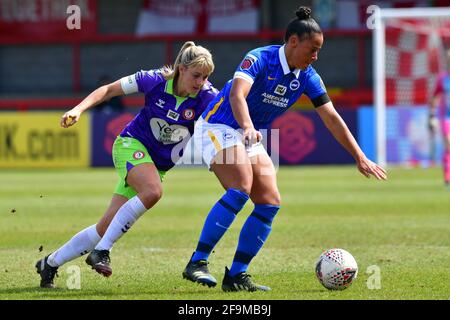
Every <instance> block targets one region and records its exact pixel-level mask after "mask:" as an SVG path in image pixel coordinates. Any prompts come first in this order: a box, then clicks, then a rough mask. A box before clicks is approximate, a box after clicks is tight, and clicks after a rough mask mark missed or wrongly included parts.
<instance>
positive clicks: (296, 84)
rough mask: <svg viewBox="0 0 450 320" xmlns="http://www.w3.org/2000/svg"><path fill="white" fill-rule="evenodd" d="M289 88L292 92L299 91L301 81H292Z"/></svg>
mask: <svg viewBox="0 0 450 320" xmlns="http://www.w3.org/2000/svg"><path fill="white" fill-rule="evenodd" d="M289 88H291V90H292V91H295V90H297V89H298V88H300V81H298V80H297V79H294V80H292V81H291V83H290V84H289Z"/></svg>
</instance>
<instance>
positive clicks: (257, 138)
mask: <svg viewBox="0 0 450 320" xmlns="http://www.w3.org/2000/svg"><path fill="white" fill-rule="evenodd" d="M242 136H243V137H242V138H243V140H244V141H243V142H244V145H245V146H246V147H250V146H252V145H254V144H255V143H258V142H261V140H262V134H261V132H259V131H258V130H256V129H255V128H253V127H252V128H247V129H244V133H243V135H242Z"/></svg>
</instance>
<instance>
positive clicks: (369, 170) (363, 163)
mask: <svg viewBox="0 0 450 320" xmlns="http://www.w3.org/2000/svg"><path fill="white" fill-rule="evenodd" d="M316 111H317V113H318V114H319V116H320V118H321V119H322V121H323V122H324V124H325V126H326V127H327V128H328V130H330V132H331V133H332V134H333V136H334V137H335V138H336V140H337V141H338V142H339V143H340V144H341V145H342V146H343V147H344V148H345V149H346V150H347V151H348V152H349V153H350V154H351V155H352V156H353V158H354V159H355V161H356V165H357V166H358V170H359V171H360V172H361V173H362V174H363V175H365V176H366V177H367V178H369V177H370V175H373V176H374V177H375V178H377V179H378V180H387V175H386V171H385V170H384V169H383V168H382V167H380V166H379V165H377V164H376V163H374V162H372V161H370V160H369V159H367V157H366V155H365V154H364V152H363V151H362V150H361V148H360V147H359V145H358V143H357V142H356V140H355V138H354V137H353V135H352V133H351V132H350V130H349V129H348V127H347V125H346V124H345V122H344V120H343V119H342V117H341V116H340V115H339V113H338V112H337V111H336V109H335V108H334V106H333V103H332V102H331V101H329V102H327V103H325V104H323V105H321V106H319V107H317V108H316Z"/></svg>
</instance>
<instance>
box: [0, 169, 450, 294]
mask: <svg viewBox="0 0 450 320" xmlns="http://www.w3.org/2000/svg"><path fill="white" fill-rule="evenodd" d="M0 174H1V183H0V300H3V299H152V300H155V299H166V300H173V299H176V300H177V299H181V300H192V299H202V300H203V299H205V300H215V299H224V300H229V299H243V300H247V299H258V300H259V299H263V300H266V299H268V300H278V299H282V300H303V299H307V300H309V299H319V300H328V299H363V300H365V299H396V300H398V299H450V282H449V272H450V269H449V266H450V189H446V188H445V187H444V186H443V183H442V178H441V170H440V169H439V168H431V169H400V168H391V169H390V170H389V180H388V181H385V182H381V181H376V180H374V179H366V178H365V177H363V176H362V175H360V174H359V173H358V171H357V170H356V168H355V167H354V166H343V167H328V166H317V167H307V166H301V167H281V168H280V169H279V172H278V182H279V188H280V191H281V194H282V201H283V204H282V209H281V210H280V212H279V214H278V216H277V217H276V219H275V221H274V223H273V230H272V233H271V235H270V237H269V239H268V241H267V243H266V244H265V246H264V248H263V249H262V250H261V252H260V254H259V255H258V256H257V257H256V258H255V259H254V260H253V262H252V264H251V266H250V269H249V272H250V273H251V274H252V276H253V279H255V280H256V281H257V282H259V283H261V284H265V285H268V286H270V287H271V288H272V291H270V292H257V293H247V292H239V293H224V292H222V291H221V289H220V285H219V286H217V287H216V288H212V289H209V288H207V287H203V286H200V285H197V284H194V283H192V282H188V281H186V280H183V279H182V277H181V273H182V271H183V269H184V267H185V265H186V263H187V261H188V259H189V258H190V256H191V254H192V252H193V250H194V248H195V246H196V243H197V240H198V237H199V234H200V230H201V227H202V225H203V221H204V219H205V217H206V214H207V213H208V211H209V209H210V207H211V206H212V205H213V204H214V203H215V201H217V199H218V197H219V196H220V195H221V194H222V193H223V191H222V189H221V187H220V185H219V182H218V181H217V180H216V178H215V177H214V175H213V174H212V173H209V172H208V171H207V170H206V169H205V168H196V169H186V168H175V169H174V170H173V171H172V172H170V173H169V174H168V175H167V178H166V180H165V182H164V191H165V193H164V196H163V198H162V200H161V201H160V203H158V204H157V205H156V206H155V207H154V208H153V209H151V210H150V211H148V212H147V213H146V214H145V215H144V216H143V217H141V219H140V220H139V221H138V222H137V223H136V224H135V225H134V226H133V228H132V229H131V230H130V232H128V233H127V234H126V235H125V236H123V237H122V238H121V239H120V241H119V242H118V243H116V245H115V247H114V249H113V251H112V253H111V259H112V267H113V275H112V276H111V277H110V278H103V277H102V276H100V275H99V274H97V273H95V272H94V271H93V270H91V269H90V268H89V267H88V266H87V265H86V264H85V262H84V258H79V259H76V260H74V261H71V262H69V263H67V264H66V265H64V266H62V267H61V268H60V269H59V277H58V278H56V284H57V286H58V288H57V289H55V290H48V289H40V288H39V276H38V274H37V273H36V272H35V269H34V264H35V262H36V261H37V260H38V259H39V258H41V257H43V256H44V255H45V254H48V253H49V252H51V251H53V250H55V249H57V248H58V247H59V246H61V245H62V244H63V243H64V242H66V241H67V240H68V239H69V238H71V237H72V236H73V235H74V234H75V233H76V232H78V231H79V230H81V229H83V228H85V227H86V226H89V225H92V224H94V223H96V222H97V220H98V219H99V218H100V216H101V215H102V214H103V211H104V210H105V208H106V206H107V204H108V202H109V199H110V197H111V192H112V190H113V187H114V185H115V182H116V174H115V172H114V171H113V169H109V168H108V169H89V170H88V169H86V170H16V171H14V170H13V171H11V170H2V171H0ZM251 209H252V206H251V204H250V203H248V204H247V205H246V207H245V208H244V210H243V211H242V212H241V213H240V214H239V215H238V217H237V219H236V220H235V222H234V223H233V225H232V226H231V228H230V230H229V231H228V233H227V234H226V235H225V236H224V237H223V239H222V240H221V242H220V243H219V245H218V246H217V247H216V248H215V250H214V253H213V254H212V255H211V258H210V270H211V272H212V274H213V275H214V276H215V277H216V278H217V279H218V281H219V284H220V282H221V280H222V277H223V271H224V267H225V266H226V265H227V266H230V264H231V261H232V258H233V255H234V250H235V247H236V244H237V239H238V236H239V230H240V227H241V226H242V224H243V223H244V221H245V219H246V217H247V216H248V214H249V213H250V212H251ZM41 246H42V247H41ZM333 247H339V248H344V249H346V250H348V251H349V252H351V253H352V254H353V256H354V257H355V259H356V261H357V262H358V265H359V273H358V278H357V279H356V281H355V282H354V283H353V284H352V286H350V287H349V288H348V289H347V290H344V291H340V292H332V291H328V290H326V289H325V288H323V287H322V286H321V285H320V284H319V282H318V281H317V279H316V278H315V274H314V265H315V261H316V259H317V258H318V257H319V255H320V253H321V252H322V251H323V250H325V249H328V248H333ZM40 249H42V251H40ZM78 271H79V272H80V273H79V275H80V277H79V278H78V277H77V275H78V273H77V272H78ZM377 271H379V272H377ZM77 279H79V280H80V281H79V282H77ZM377 281H378V282H377ZM78 283H79V287H80V289H76V287H77V286H78ZM73 287H75V289H73ZM70 288H72V289H70Z"/></svg>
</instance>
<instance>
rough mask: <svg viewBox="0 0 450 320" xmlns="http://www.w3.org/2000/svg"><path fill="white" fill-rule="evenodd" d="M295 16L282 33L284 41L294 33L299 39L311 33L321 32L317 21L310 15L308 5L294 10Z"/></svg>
mask: <svg viewBox="0 0 450 320" xmlns="http://www.w3.org/2000/svg"><path fill="white" fill-rule="evenodd" d="M295 15H296V16H297V17H296V18H294V19H292V20H291V21H290V22H289V24H288V26H287V28H286V33H285V35H284V41H285V42H287V41H288V40H289V37H290V36H291V35H293V34H296V35H297V36H298V37H299V39H300V40H301V39H303V38H304V37H305V36H310V35H311V33H322V30H321V29H320V27H319V25H318V24H317V22H316V21H315V20H314V19H313V18H312V17H311V9H310V8H308V7H300V8H298V9H297V11H295Z"/></svg>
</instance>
